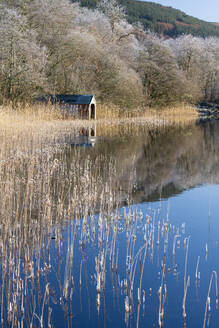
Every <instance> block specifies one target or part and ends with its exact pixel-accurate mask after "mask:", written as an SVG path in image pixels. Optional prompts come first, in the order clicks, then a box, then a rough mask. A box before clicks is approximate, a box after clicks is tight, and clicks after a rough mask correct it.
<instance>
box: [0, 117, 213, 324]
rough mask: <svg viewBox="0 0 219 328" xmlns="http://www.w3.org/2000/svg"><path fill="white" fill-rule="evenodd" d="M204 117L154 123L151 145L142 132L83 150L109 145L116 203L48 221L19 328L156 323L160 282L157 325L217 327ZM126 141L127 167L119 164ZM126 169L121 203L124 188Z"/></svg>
mask: <svg viewBox="0 0 219 328" xmlns="http://www.w3.org/2000/svg"><path fill="white" fill-rule="evenodd" d="M209 124H210V125H209ZM209 124H206V125H204V126H197V125H194V126H191V127H190V128H187V129H186V130H180V131H175V130H174V131H172V130H171V129H170V130H167V131H165V130H164V131H163V132H162V134H158V135H157V136H156V137H155V140H153V144H152V145H151V144H150V145H147V143H146V141H145V140H146V139H145V136H144V135H141V136H140V137H138V138H137V137H135V142H134V141H130V136H123V138H122V140H119V139H118V141H117V145H115V143H114V144H113V145H112V144H111V142H112V139H110V138H108V139H100V141H99V143H97V144H96V145H95V147H96V148H95V147H94V149H93V148H92V149H91V148H90V147H89V149H88V150H87V151H86V150H85V151H84V153H83V156H84V155H85V156H86V152H87V153H88V154H89V156H91V158H92V156H93V157H94V158H95V157H96V156H97V153H98V154H99V153H100V154H101V152H102V153H106V149H107V150H109V149H110V150H109V151H107V153H109V157H114V158H116V157H118V158H119V161H118V164H117V165H118V167H117V168H119V169H121V170H118V172H122V173H121V174H118V177H117V180H118V182H119V185H120V186H121V188H122V190H123V192H122V197H121V195H120V196H119V197H121V202H120V206H119V208H118V209H116V208H115V209H113V210H112V212H111V213H105V214H104V213H102V214H101V215H99V213H98V212H94V213H93V214H90V216H89V217H88V218H81V219H80V220H68V221H66V224H65V225H64V226H62V227H60V226H54V230H53V232H52V233H51V234H49V235H48V234H47V235H46V236H45V245H44V247H43V248H41V249H39V250H34V253H33V262H34V267H35V268H36V267H37V263H38V260H39V254H40V268H41V273H40V274H39V276H38V277H37V276H35V277H34V279H32V280H31V279H29V280H28V290H27V294H26V295H25V307H24V308H25V311H24V314H20V318H22V317H23V318H24V321H23V324H24V326H25V327H29V326H30V322H32V324H33V326H35V327H40V326H43V327H47V326H48V325H49V323H50V322H51V325H52V327H159V307H160V299H159V289H160V287H161V291H162V294H161V300H162V304H161V308H163V321H162V323H161V326H162V327H168V328H170V327H175V328H177V327H203V324H204V320H205V319H206V321H205V325H204V326H205V327H218V325H219V309H218V308H217V298H218V295H217V294H218V290H217V288H216V287H217V284H215V282H218V281H217V274H219V261H218V256H219V201H218V199H219V181H218V178H217V176H219V175H218V174H217V173H218V172H219V167H218V158H219V156H218V154H219V144H218V141H219V138H218V136H219V127H218V124H217V123H209ZM209 131H210V132H209ZM174 136H175V140H177V141H178V143H177V142H175V141H174V139H173V137H174ZM114 141H115V140H114ZM114 141H113V142H114ZM132 142H133V143H132ZM134 144H135V147H133V146H132V145H134ZM130 145H131V148H130ZM129 148H130V152H131V151H133V154H134V155H135V156H134V158H135V160H134V161H133V162H132V165H133V166H134V169H135V170H133V167H131V166H129V165H127V161H126V159H127V158H126V157H127V152H126V151H125V150H127V149H129ZM95 149H96V150H95ZM118 149H119V150H120V151H118ZM121 149H123V152H122V151H121ZM95 152H97V153H95ZM130 158H131V157H130ZM130 162H131V161H130ZM131 172H134V174H133V179H132V182H130V183H129V188H130V193H131V195H130V197H129V199H130V205H129V206H128V205H127V200H125V199H126V198H125V197H124V194H125V193H126V192H127V191H126V190H125V186H126V184H127V177H129V176H131ZM130 185H131V187H130ZM58 234H59V235H61V238H56V236H57V235H58ZM174 240H175V241H174ZM174 242H176V244H175V255H174V254H173V252H174V251H173V249H174V247H173V245H174ZM186 254H187V255H186ZM144 256H145V257H144ZM186 258H187V262H186ZM198 259H199V260H198ZM197 261H199V265H198V267H197ZM45 263H46V265H45ZM101 265H102V269H101ZM185 266H186V268H187V269H186V271H185ZM196 269H197V270H196ZM98 270H99V271H101V279H100V281H101V283H100V289H98V288H97V281H98V278H97V271H98ZM196 271H197V272H196ZM213 272H215V273H216V274H215V273H213ZM196 273H197V275H196ZM212 275H213V279H212V285H211V289H210V294H209V298H208V307H207V312H206V313H205V307H206V302H207V295H208V289H209V283H210V280H211V277H212ZM24 276H25V273H23V277H24ZM185 282H186V283H187V282H188V286H187V295H186V299H185V313H186V316H185V317H183V308H182V305H183V298H184V289H185V288H184V287H185ZM126 284H127V286H126ZM140 286H141V292H140V302H139V300H138V293H139V292H138V288H139V287H140ZM127 298H128V300H129V304H128V306H129V307H128V310H127V308H126V311H125V300H127ZM209 301H210V303H209ZM209 305H210V309H208V308H209ZM209 310H210V311H209ZM33 313H35V314H34V315H33ZM50 314H51V317H50ZM5 316H6V314H5ZM40 319H42V321H41V322H40ZM5 320H6V322H7V319H6V317H5ZM7 325H8V324H7V323H6V324H5V323H4V325H3V326H7ZM16 325H17V324H16ZM17 326H18V325H17Z"/></svg>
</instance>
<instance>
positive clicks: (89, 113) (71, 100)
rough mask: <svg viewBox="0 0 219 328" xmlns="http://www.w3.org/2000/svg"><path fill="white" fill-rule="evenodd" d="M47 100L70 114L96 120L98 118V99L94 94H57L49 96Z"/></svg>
mask: <svg viewBox="0 0 219 328" xmlns="http://www.w3.org/2000/svg"><path fill="white" fill-rule="evenodd" d="M47 101H49V102H50V103H51V104H54V105H55V106H58V107H59V108H60V109H62V110H64V111H65V113H66V114H67V115H68V116H70V115H73V116H75V117H78V118H82V119H88V120H95V119H96V100H95V97H94V95H55V96H49V97H47Z"/></svg>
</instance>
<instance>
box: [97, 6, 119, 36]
mask: <svg viewBox="0 0 219 328" xmlns="http://www.w3.org/2000/svg"><path fill="white" fill-rule="evenodd" d="M98 9H99V10H101V11H102V12H103V13H104V14H105V15H106V16H107V17H108V18H109V21H110V24H111V28H112V31H114V28H115V24H116V23H119V22H120V21H121V20H123V19H124V18H125V9H124V7H122V6H120V5H119V4H118V2H117V1H116V0H100V2H99V4H98Z"/></svg>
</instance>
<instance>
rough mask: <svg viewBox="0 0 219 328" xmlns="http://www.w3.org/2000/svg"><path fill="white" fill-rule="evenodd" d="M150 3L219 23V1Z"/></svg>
mask: <svg viewBox="0 0 219 328" xmlns="http://www.w3.org/2000/svg"><path fill="white" fill-rule="evenodd" d="M141 1H144V0H141ZM150 2H156V3H160V4H161V5H164V6H171V7H173V8H176V9H179V10H182V11H184V12H185V13H186V14H188V15H190V16H194V17H196V18H199V19H203V20H205V21H208V22H219V0H155V1H153V0H150Z"/></svg>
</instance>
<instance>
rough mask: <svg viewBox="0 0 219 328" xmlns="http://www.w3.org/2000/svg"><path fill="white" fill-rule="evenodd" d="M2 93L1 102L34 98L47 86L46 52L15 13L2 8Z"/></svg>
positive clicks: (0, 72) (0, 10)
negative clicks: (2, 100)
mask: <svg viewBox="0 0 219 328" xmlns="http://www.w3.org/2000/svg"><path fill="white" fill-rule="evenodd" d="M0 43H1V48H0V67H1V70H0V93H1V98H2V99H3V98H6V99H11V100H17V99H20V100H22V99H25V98H31V97H32V96H34V95H35V94H36V93H37V90H40V89H41V90H42V89H43V86H44V85H45V75H44V72H45V66H46V60H47V53H46V48H45V47H43V48H40V47H39V45H38V44H37V41H36V34H35V33H34V31H32V30H30V29H29V26H28V23H27V20H26V18H25V17H24V16H22V15H21V14H20V13H19V12H18V11H17V10H15V9H8V8H6V7H5V6H1V7H0Z"/></svg>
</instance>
